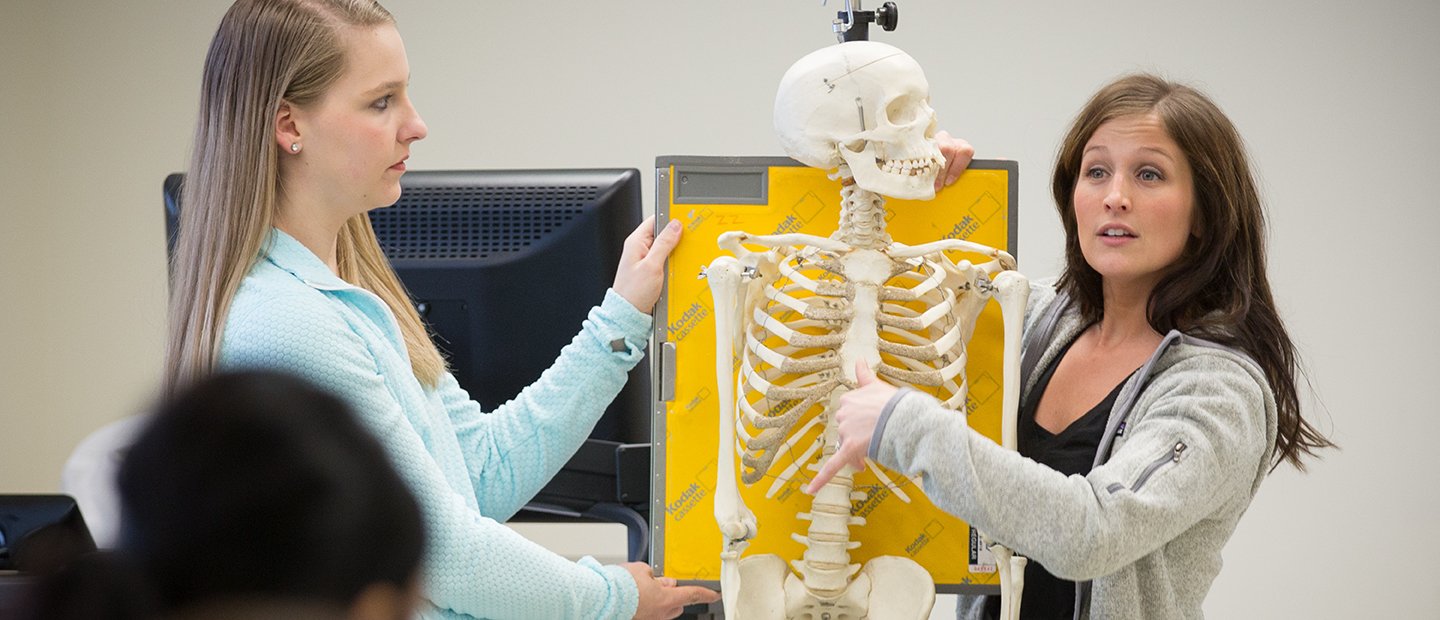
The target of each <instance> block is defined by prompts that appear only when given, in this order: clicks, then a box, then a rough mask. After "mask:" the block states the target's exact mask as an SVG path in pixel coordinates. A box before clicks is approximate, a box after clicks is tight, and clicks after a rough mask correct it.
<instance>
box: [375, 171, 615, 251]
mask: <svg viewBox="0 0 1440 620" xmlns="http://www.w3.org/2000/svg"><path fill="white" fill-rule="evenodd" d="M599 193H600V188H599V187H595V186H574V187H533V186H523V185H514V186H508V187H495V186H491V187H407V188H405V189H404V190H403V192H402V193H401V196H400V200H399V201H398V202H396V203H395V205H394V206H392V207H389V208H386V209H376V210H374V211H371V212H370V223H371V224H372V225H373V226H374V227H375V236H376V237H378V238H379V241H380V247H381V248H384V250H385V255H386V256H388V257H389V258H390V260H404V259H476V258H481V259H483V258H489V257H491V256H494V255H497V254H500V255H503V254H509V253H514V252H520V251H523V250H524V249H525V248H526V247H528V246H529V245H530V244H532V243H535V242H537V241H539V240H541V239H543V238H545V237H546V236H549V235H550V234H553V233H554V232H555V231H557V230H559V229H561V228H563V227H564V226H565V224H566V223H568V222H570V221H571V220H573V219H575V218H576V217H578V216H580V215H581V214H582V213H583V212H584V209H585V207H586V206H588V205H590V204H593V203H594V202H595V200H596V199H597V198H598V197H599Z"/></svg>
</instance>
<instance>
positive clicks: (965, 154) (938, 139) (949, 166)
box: [935, 131, 975, 192]
mask: <svg viewBox="0 0 1440 620" xmlns="http://www.w3.org/2000/svg"><path fill="white" fill-rule="evenodd" d="M935 143H936V145H937V146H939V147H940V154H941V155H944V156H945V168H944V169H942V170H941V171H940V174H937V175H935V191H937V192H938V191H940V190H942V189H944V188H945V186H947V185H950V184H951V183H954V182H955V180H956V179H959V178H960V173H961V172H964V171H965V167H966V166H969V165H970V160H971V159H973V158H974V157H975V147H973V146H970V143H969V142H966V141H964V140H961V139H960V138H956V137H955V136H952V135H950V132H948V131H941V132H940V133H937V134H935Z"/></svg>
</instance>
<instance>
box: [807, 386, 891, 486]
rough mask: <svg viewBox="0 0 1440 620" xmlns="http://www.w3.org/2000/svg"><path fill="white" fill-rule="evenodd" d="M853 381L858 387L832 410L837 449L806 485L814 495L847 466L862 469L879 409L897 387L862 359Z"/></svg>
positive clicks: (841, 398) (883, 407) (880, 409)
mask: <svg viewBox="0 0 1440 620" xmlns="http://www.w3.org/2000/svg"><path fill="white" fill-rule="evenodd" d="M855 382H856V385H857V386H858V387H856V388H855V389H854V390H851V391H849V392H846V393H845V395H844V396H841V397H840V406H839V407H838V408H836V409H835V426H836V428H837V429H838V430H839V433H840V448H839V449H837V450H836V451H835V454H833V455H831V456H830V460H829V461H826V462H825V466H824V467H822V468H820V473H818V474H816V475H815V479H814V480H811V481H810V484H809V486H806V487H805V492H806V493H809V494H811V495H814V494H815V493H816V492H818V491H819V490H820V487H822V486H825V483H826V482H829V481H830V479H831V478H834V477H835V474H837V473H839V472H840V468H842V467H844V466H846V465H849V466H851V467H854V468H855V469H856V470H857V471H859V470H863V469H865V455H867V454H869V453H870V437H871V436H873V435H874V434H875V425H876V423H878V422H879V421H880V412H881V411H882V410H884V409H885V403H887V402H890V397H892V396H894V395H895V392H896V391H897V390H896V388H895V386H893V385H890V384H888V383H886V382H884V381H881V380H879V379H877V378H875V373H873V372H871V371H870V366H869V365H868V364H866V363H865V360H863V359H862V360H859V361H857V362H855Z"/></svg>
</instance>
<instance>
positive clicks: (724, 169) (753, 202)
mask: <svg viewBox="0 0 1440 620" xmlns="http://www.w3.org/2000/svg"><path fill="white" fill-rule="evenodd" d="M1017 172H1018V167H1017V165H1016V163H1015V162H1010V161H987V160H979V161H976V162H973V163H972V164H971V165H970V167H969V169H967V170H966V171H965V173H964V174H963V175H961V177H960V179H959V181H958V182H956V183H955V184H954V185H952V186H950V187H948V188H946V189H944V190H942V191H941V192H939V194H938V195H937V196H936V198H935V199H934V200H932V201H926V202H920V201H908V200H888V201H887V202H886V204H885V209H886V221H887V224H886V230H887V231H888V232H889V234H890V235H891V237H892V238H893V239H894V240H895V241H898V242H901V243H905V244H908V245H918V244H921V243H926V242H930V241H938V240H941V239H966V240H969V241H973V242H976V243H980V244H984V245H988V246H990V247H993V248H998V249H1001V250H1005V251H1007V252H1010V253H1011V254H1014V253H1015V245H1016V239H1015V231H1016V219H1015V213H1016V211H1015V209H1016V201H1015V195H1016V176H1017ZM655 178H656V212H657V214H658V215H659V221H660V222H661V223H663V222H665V221H667V220H668V219H669V218H675V219H678V220H680V222H681V223H682V224H683V225H684V236H683V238H682V239H681V240H680V245H679V247H677V248H676V249H675V252H674V253H673V254H672V255H671V257H670V261H669V265H668V274H667V284H666V291H665V295H664V296H663V297H662V299H661V301H660V303H659V305H658V307H657V308H656V313H655V348H654V349H653V350H654V351H655V352H656V353H657V354H658V355H657V356H656V357H657V360H656V363H655V365H654V368H655V371H654V373H655V374H654V381H655V383H654V384H655V386H656V392H657V398H656V403H655V411H654V418H653V425H652V428H653V437H654V446H653V447H654V453H653V459H654V471H655V473H656V475H655V479H654V486H653V490H652V504H651V511H650V516H651V520H650V523H651V528H652V529H651V532H652V547H651V562H652V564H653V566H654V568H655V572H656V574H663V575H665V576H668V577H674V578H677V579H681V580H687V581H697V582H703V583H706V584H708V585H711V586H717V585H718V583H719V578H720V551H721V548H722V545H723V539H722V536H721V534H720V530H719V527H718V526H717V525H716V523H715V514H714V503H713V496H714V493H715V479H716V476H715V474H716V470H715V468H716V463H717V460H716V457H717V452H718V449H719V447H718V446H717V441H718V440H717V437H718V434H719V431H718V428H719V416H720V415H722V412H721V411H719V406H718V403H717V401H718V398H717V392H716V371H715V363H716V357H715V324H714V320H713V312H712V310H713V308H714V301H713V298H712V297H711V293H710V288H709V286H708V284H707V282H706V280H705V279H703V278H700V277H698V276H699V275H700V273H701V271H702V269H703V268H704V267H706V266H707V265H709V264H710V262H711V261H712V260H714V259H715V258H716V257H718V256H722V255H727V254H728V252H725V251H723V250H721V249H720V248H719V247H718V246H717V245H716V239H717V237H719V235H720V234H721V233H723V232H727V231H743V232H747V233H751V234H758V235H768V234H780V233H806V234H811V235H818V236H822V237H825V236H829V235H830V234H831V233H833V232H834V231H835V230H836V228H837V226H838V221H839V214H840V189H841V186H840V182H839V181H837V180H833V179H830V178H828V176H827V175H826V173H825V171H822V170H817V169H814V168H810V167H806V166H803V165H801V164H799V163H797V162H795V161H793V160H790V159H788V158H776V157H742V158H733V157H662V158H659V159H657V160H656V171H655ZM951 258H952V259H954V260H959V259H962V258H963V259H969V260H971V261H972V262H979V261H980V260H981V257H977V256H974V255H965V254H961V253H956V254H954V255H953V256H951ZM1003 347H1004V339H1003V331H1002V321H1001V317H1000V308H999V304H997V303H991V304H988V305H987V307H986V308H985V310H984V311H983V312H982V313H981V315H980V318H979V321H978V323H977V326H976V329H975V332H974V336H973V337H972V338H971V340H970V343H969V346H968V353H969V361H968V365H967V367H966V377H967V379H968V383H969V394H968V397H967V401H966V408H967V409H968V410H969V413H970V415H969V423H970V425H971V426H972V427H974V428H975V429H977V430H979V431H980V432H981V433H983V434H985V435H986V436H988V437H991V438H992V439H996V438H998V437H999V436H1000V407H1001V387H1002V386H1001V361H1002V360H1001V358H1002V357H1003ZM738 397H739V395H737V398H738ZM723 415H731V413H730V412H723ZM957 415H958V414H957ZM956 423H957V424H961V423H964V422H963V421H962V420H959V419H957V420H956ZM797 427H798V425H797ZM810 435H813V436H814V437H818V430H816V429H812V430H811V431H810ZM813 443H814V442H813V441H812V437H805V438H804V440H803V441H801V442H799V443H797V444H796V446H795V447H794V448H792V449H790V450H788V451H786V452H784V453H781V454H780V455H779V456H777V458H776V464H775V466H774V467H772V469H771V473H770V474H768V475H767V476H766V477H765V478H762V479H761V480H760V481H759V482H757V483H755V484H753V485H748V486H747V485H745V484H741V486H740V493H741V497H742V498H743V499H744V501H745V504H746V505H747V506H748V507H749V508H750V510H751V511H753V512H754V513H755V516H756V520H757V522H758V524H759V533H758V535H757V537H756V538H754V539H752V540H751V543H750V546H749V549H748V550H747V551H746V552H745V555H746V556H751V555H758V554H766V553H773V554H776V555H779V556H780V557H782V558H784V559H786V560H787V561H789V560H794V559H798V558H800V557H801V554H802V553H803V552H804V547H803V545H801V544H800V543H798V542H795V541H793V540H791V537H790V534H791V533H798V534H801V535H802V536H803V535H804V533H805V531H806V529H807V528H808V527H809V521H804V520H801V519H799V518H798V516H797V515H798V514H799V513H802V512H808V511H809V510H810V496H809V495H806V494H805V493H804V491H803V490H802V488H803V487H804V485H805V483H806V482H808V481H809V480H810V478H811V476H813V475H814V471H813V470H812V469H810V468H808V467H803V466H802V467H801V468H800V469H799V471H798V472H797V473H796V474H795V475H794V477H793V478H792V479H791V480H789V481H788V482H786V483H783V484H779V483H778V478H777V477H776V476H775V475H774V473H775V472H778V471H781V470H783V469H784V468H785V467H786V465H787V464H788V463H789V462H790V461H793V460H796V459H797V458H799V457H800V456H801V453H802V452H803V451H804V449H805V448H806V447H808V445H810V444H813ZM818 458H819V451H818V450H817V451H815V453H814V455H813V456H812V457H811V459H810V460H811V461H812V462H813V461H815V460H817V459H818ZM735 465H736V467H737V468H738V467H740V463H739V458H738V457H737V458H736V460H735ZM882 473H883V474H884V476H885V478H888V480H889V482H888V483H886V482H884V481H882V479H881V478H880V477H878V476H877V474H876V472H874V471H873V468H869V469H867V470H866V471H864V472H860V473H858V474H856V476H855V491H857V492H859V493H863V494H864V496H865V498H864V499H862V500H856V501H853V502H852V505H851V511H852V514H853V515H855V516H860V517H864V518H865V520H866V521H867V523H866V524H865V525H860V526H852V527H851V528H850V536H851V540H853V541H858V542H860V546H859V547H858V548H856V549H854V550H852V551H851V552H850V561H851V562H854V563H864V562H866V561H868V560H869V559H870V558H873V557H876V556H881V555H896V556H902V557H908V558H910V559H912V560H914V561H916V562H917V563H919V564H920V565H921V566H923V567H925V569H926V570H928V571H930V574H931V576H932V577H933V578H934V580H935V583H936V586H937V589H938V590H939V591H941V592H957V593H972V594H978V593H990V592H995V591H998V590H997V589H996V588H997V587H998V586H997V585H996V584H998V583H999V578H998V576H997V575H996V573H995V570H994V562H993V559H992V558H991V557H990V554H989V552H988V551H986V550H984V549H983V548H982V545H981V543H980V541H979V536H978V534H977V533H976V532H974V531H973V530H972V529H971V528H970V527H969V526H968V525H966V524H965V522H963V521H961V520H959V519H957V518H956V517H954V516H951V515H949V514H947V513H945V512H944V511H942V510H940V509H939V508H936V507H935V506H934V505H933V504H931V503H930V501H929V500H928V499H927V498H926V496H925V493H924V492H923V490H922V489H921V488H920V486H919V485H917V484H916V482H915V481H913V480H911V479H909V478H907V477H905V476H903V475H900V474H898V473H896V472H893V471H885V472H882ZM737 478H738V475H737Z"/></svg>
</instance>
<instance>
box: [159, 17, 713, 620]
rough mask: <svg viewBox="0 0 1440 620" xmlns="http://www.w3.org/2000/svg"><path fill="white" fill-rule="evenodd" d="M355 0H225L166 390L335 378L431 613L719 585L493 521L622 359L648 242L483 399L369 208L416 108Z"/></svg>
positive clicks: (634, 352)
mask: <svg viewBox="0 0 1440 620" xmlns="http://www.w3.org/2000/svg"><path fill="white" fill-rule="evenodd" d="M408 82H409V64H408V61H407V60H406V56H405V48H404V45H403V43H402V41H401V39H400V35H399V33H398V31H397V30H396V28H395V24H394V19H393V18H392V17H391V15H390V14H389V13H388V12H387V11H386V10H385V9H384V8H382V7H381V6H380V5H379V4H377V3H375V2H373V1H371V0H240V1H238V2H236V3H235V4H234V5H233V6H231V7H230V10H229V11H228V12H227V13H226V14H225V17H224V18H223V20H222V21H221V23H220V27H219V29H218V30H217V32H216V33H215V37H214V39H213V40H212V42H211V45H210V50H209V53H208V55H207V57H206V59H205V68H204V77H203V82H202V88H201V102H200V114H199V120H198V124H197V128H196V134H195V146H194V153H193V156H192V161H191V164H190V169H189V173H188V175H187V178H186V184H185V189H184V196H183V202H184V205H185V212H184V214H183V215H182V217H181V222H180V234H179V240H178V243H177V246H176V253H175V259H174V265H173V267H172V278H173V283H172V288H171V290H172V299H171V307H170V317H171V325H170V333H169V348H168V351H167V355H166V367H167V368H166V369H167V374H166V377H167V382H168V384H167V391H169V392H171V393H174V392H176V391H178V390H179V389H182V388H184V387H185V386H186V385H189V384H191V383H193V382H195V381H196V380H198V379H201V378H204V377H205V376H207V375H209V374H211V373H213V372H215V371H217V370H228V369H240V368H267V369H277V370H283V371H288V372H292V373H295V374H298V375H300V376H302V377H305V378H307V379H309V380H311V381H313V382H315V383H317V384H318V385H320V386H321V387H324V388H327V389H329V390H332V391H334V392H336V393H338V394H340V395H341V396H343V397H345V398H346V399H347V400H348V401H350V403H351V404H352V405H353V406H354V407H355V409H356V410H357V412H358V413H359V415H360V417H361V418H362V420H363V421H364V422H365V423H366V425H367V426H368V428H369V429H370V430H371V431H373V432H374V433H375V434H376V436H377V437H378V438H379V439H380V441H381V443H382V444H383V445H384V446H385V448H386V450H387V452H388V454H389V455H390V457H391V459H392V460H393V461H394V463H395V465H396V468H397V469H398V470H399V472H400V473H401V476H402V477H403V478H404V479H405V481H406V482H407V483H408V484H409V486H410V487H411V489H412V490H413V491H414V493H415V495H416V496H417V499H418V500H419V503H420V506H421V509H422V512H423V514H424V518H425V524H426V530H427V531H428V532H429V545H428V554H427V557H426V561H425V580H424V581H425V587H426V598H427V599H428V602H429V606H428V608H427V609H426V610H425V614H426V615H428V616H435V617H464V616H478V617H497V618H517V617H532V618H629V617H631V616H635V617H644V618H650V617H673V616H675V615H678V614H679V613H680V610H681V608H682V607H683V606H684V605H686V604H692V603H698V602H708V601H711V600H714V599H715V598H717V595H716V594H715V593H713V592H710V591H708V590H705V589H702V588H694V587H677V586H675V584H674V582H673V581H672V580H666V579H656V578H654V577H652V576H651V574H650V571H649V569H648V567H647V566H646V565H644V564H641V563H631V564H627V565H623V566H601V565H599V564H598V563H596V562H595V561H594V560H592V559H590V558H586V559H584V560H581V561H580V562H579V563H574V562H569V561H567V560H565V559H563V558H561V557H559V556H557V555H555V554H553V553H551V552H549V551H546V550H545V549H543V548H541V547H539V546H538V545H535V544H534V543H531V542H529V541H527V540H526V539H524V538H522V537H520V536H519V535H517V534H515V533H513V532H512V531H511V530H509V529H508V528H506V527H504V526H503V525H501V524H500V522H501V521H504V520H505V519H507V518H509V517H510V516H511V515H512V514H514V513H515V511H516V510H518V509H519V508H520V507H521V506H522V505H523V504H524V503H525V502H526V501H527V500H528V498H530V497H531V496H533V495H534V493H535V492H536V491H537V490H539V488H540V487H541V486H542V485H543V484H544V483H545V482H546V481H547V480H548V479H549V478H550V477H551V476H552V475H553V474H554V473H555V472H556V471H557V470H558V469H559V467H560V466H561V465H562V464H563V463H564V462H565V461H566V459H567V458H568V457H569V456H570V454H571V453H573V451H574V450H575V449H576V448H577V447H578V446H579V445H580V443H581V442H582V441H583V440H584V439H585V437H586V436H587V434H588V432H589V429H590V428H591V427H592V426H593V425H594V423H595V421H596V420H597V419H598V418H599V416H600V414H601V413H602V412H603V410H604V407H605V405H606V404H607V403H608V402H609V401H610V400H611V399H613V398H614V396H615V394H616V393H617V392H618V391H619V389H620V387H621V386H622V385H623V384H624V382H625V378H626V372H627V371H628V370H629V369H630V368H631V367H633V366H634V365H635V364H636V363H637V362H638V361H639V360H640V358H641V355H642V349H643V347H644V345H645V343H646V341H647V335H648V332H649V329H650V325H651V317H650V316H649V311H650V309H651V308H652V307H653V306H654V304H655V302H656V300H657V298H658V296H659V293H660V288H661V284H662V277H663V276H662V269H663V263H664V260H665V258H666V256H668V255H669V253H670V251H671V250H672V249H673V248H674V247H675V243H676V242H677V241H678V239H679V235H680V230H679V227H678V225H676V224H675V223H671V225H669V226H668V227H667V228H666V229H665V230H664V231H663V232H662V233H661V234H660V235H659V236H658V237H655V236H654V235H653V234H652V233H650V232H649V231H651V230H653V227H654V224H653V222H652V221H648V220H647V221H646V222H645V223H644V224H642V225H641V226H640V228H638V229H637V230H636V231H635V233H633V234H632V235H631V236H630V237H629V239H627V240H626V242H625V248H624V251H623V255H622V258H621V261H620V267H619V271H618V273H617V274H616V276H615V283H614V287H613V288H612V290H610V291H609V292H607V294H606V298H605V300H604V302H603V303H602V304H601V305H600V306H598V307H596V308H595V309H593V310H592V311H591V313H590V316H589V320H587V321H585V323H584V326H583V328H582V329H581V330H580V332H579V334H577V335H576V336H575V338H574V340H573V341H572V342H571V343H570V344H569V345H568V346H566V347H565V349H564V350H563V351H562V353H561V355H560V358H559V359H558V360H557V361H556V363H555V365H554V366H553V367H552V368H551V369H550V370H548V371H547V372H546V373H545V374H544V375H543V376H542V377H541V378H540V379H539V380H538V381H537V382H536V383H535V384H534V385H531V386H530V387H528V388H526V389H525V390H524V391H522V392H521V393H520V394H519V395H518V396H517V397H516V398H515V399H514V400H512V401H511V402H509V403H507V404H505V405H503V406H501V407H500V408H499V409H497V410H495V411H492V412H488V413H487V412H483V411H481V410H480V407H479V406H478V405H477V404H476V403H475V402H473V401H472V400H470V399H469V397H468V396H467V395H466V394H465V392H464V391H463V390H461V389H460V387H459V386H458V385H457V384H456V382H455V379H454V378H453V377H452V376H451V375H450V373H449V372H447V370H446V366H445V362H444V360H443V359H442V358H441V356H440V354H439V353H438V352H437V351H436V349H435V347H434V345H433V344H432V343H431V342H430V341H429V339H428V338H427V336H426V333H425V329H424V327H423V325H422V324H421V322H420V318H419V316H418V315H417V314H416V312H415V310H414V308H413V307H412V306H411V305H410V302H409V299H408V298H407V296H406V293H405V290H404V288H403V287H402V286H401V284H400V282H399V281H398V280H397V278H396V276H395V274H394V273H393V272H392V271H391V269H390V267H389V265H388V263H387V262H386V260H385V257H384V255H383V254H382V253H381V250H380V248H379V245H378V244H377V242H376V240H375V235H374V232H373V230H372V229H371V228H370V224H369V219H368V218H367V217H366V212H367V211H369V210H370V209H374V208H378V207H382V206H385V205H389V204H392V203H394V202H395V200H396V199H397V198H398V197H399V195H400V185H399V181H400V177H401V175H402V174H404V172H405V160H406V158H408V157H409V154H410V149H411V147H412V146H413V145H414V143H415V142H416V141H418V140H421V139H423V138H424V137H425V134H426V127H425V124H424V122H423V121H421V119H420V116H419V115H418V114H417V112H416V110H415V107H414V106H413V104H412V102H411V101H410V99H409V97H408V94H407V90H406V88H407V84H408Z"/></svg>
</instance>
